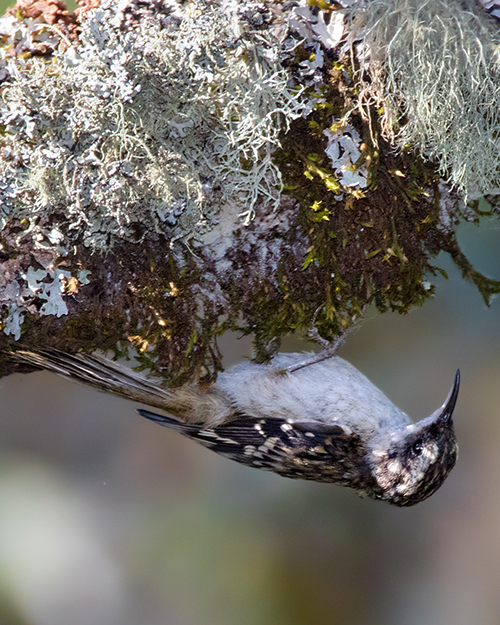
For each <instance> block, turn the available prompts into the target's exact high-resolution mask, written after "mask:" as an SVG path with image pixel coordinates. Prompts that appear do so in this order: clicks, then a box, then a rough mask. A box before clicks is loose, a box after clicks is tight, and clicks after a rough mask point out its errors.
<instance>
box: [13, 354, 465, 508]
mask: <svg viewBox="0 0 500 625" xmlns="http://www.w3.org/2000/svg"><path fill="white" fill-rule="evenodd" d="M15 358H16V360H19V361H22V362H25V363H29V364H31V365H35V366H37V367H41V368H43V369H49V370H51V371H55V372H56V373H59V374H61V375H63V376H65V377H67V378H70V379H72V380H76V381H79V382H83V383H85V384H90V385H91V386H94V387H96V388H98V389H99V390H101V391H105V392H108V393H113V394H115V395H120V396H122V397H126V398H128V399H132V400H134V401H138V402H141V403H144V404H147V405H149V406H154V407H156V408H160V409H162V410H164V411H165V412H167V413H169V416H164V415H160V414H156V413H153V412H150V411H149V410H142V409H141V410H139V413H140V414H141V415H142V416H144V417H147V418H148V419H151V420H152V421H155V422H156V423H160V424H161V425H164V426H166V427H169V428H171V429H174V430H177V431H178V432H180V433H181V434H183V435H184V436H187V437H188V438H191V439H193V440H195V441H197V442H199V443H201V444H202V445H204V446H205V447H208V448H209V449H212V450H213V451H215V452H216V453H219V454H221V455H222V456H226V457H228V458H231V459H232V460H236V461H237V462H241V463H243V464H246V465H248V466H251V467H257V468H259V469H264V470H267V471H274V472H275V473H278V474H280V475H283V476H285V477H290V478H298V479H305V480H314V481H317V482H331V483H334V484H340V485H342V486H348V487H350V488H353V489H355V490H356V491H358V492H360V493H365V494H366V495H368V496H369V497H372V498H374V499H381V500H383V501H388V502H389V503H391V504H394V505H396V506H412V505H414V504H416V503H418V502H419V501H422V500H424V499H426V498H427V497H429V496H430V495H432V494H433V493H434V492H435V491H436V490H437V489H438V488H439V487H440V486H441V484H442V483H443V482H444V480H445V479H446V477H447V476H448V474H449V472H450V471H451V469H452V468H453V467H454V466H455V462H456V460H457V453H458V447H457V443H456V439H455V433H454V430H453V422H452V414H453V409H454V408H455V403H456V401H457V396H458V389H459V384H460V372H459V371H457V372H456V375H455V382H454V385H453V387H452V389H451V391H450V393H449V395H448V398H447V399H446V401H445V403H444V404H443V406H442V407H441V408H440V409H439V410H437V411H436V412H435V413H433V414H432V415H431V416H430V417H428V418H427V419H423V420H422V421H420V422H418V423H412V422H411V421H410V419H409V417H408V416H407V415H406V414H405V413H404V412H402V411H401V410H399V409H398V408H396V406H394V404H392V402H391V401H389V399H388V398H387V397H386V396H385V395H384V394H383V393H382V392H381V391H379V389H378V388H377V387H376V386H374V385H373V384H372V383H371V382H370V381H369V380H368V379H367V378H366V377H365V376H364V375H363V374H362V373H360V372H359V371H358V370H357V369H355V368H354V367H353V366H352V365H350V364H349V363H348V362H346V361H345V360H343V359H342V358H339V357H338V356H332V357H330V358H328V359H326V360H318V359H317V358H316V359H312V360H311V361H310V364H307V362H306V363H304V354H286V353H282V354H278V355H276V356H275V357H274V358H273V360H272V362H271V363H270V364H267V365H263V364H255V363H244V364H240V365H236V366H235V367H233V368H232V369H230V370H229V371H227V372H224V373H222V374H220V375H219V378H218V380H217V382H216V384H214V385H213V386H212V387H210V388H209V389H208V390H202V389H200V388H199V387H198V386H197V385H188V386H185V387H183V388H180V389H165V388H163V387H162V386H161V384H160V382H159V381H156V380H152V379H147V378H145V377H144V376H142V375H140V374H138V373H136V372H134V371H132V370H130V369H128V368H126V367H122V366H120V365H118V364H117V363H114V362H112V361H109V360H107V359H104V358H98V357H93V356H82V355H76V356H70V355H68V354H64V353H62V352H58V351H56V350H45V351H40V352H28V351H19V352H16V354H15Z"/></svg>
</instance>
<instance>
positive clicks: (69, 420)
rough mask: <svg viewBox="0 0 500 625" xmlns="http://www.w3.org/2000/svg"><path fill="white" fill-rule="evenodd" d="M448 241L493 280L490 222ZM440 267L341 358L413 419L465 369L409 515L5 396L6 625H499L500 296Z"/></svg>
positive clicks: (0, 474) (240, 348) (47, 387)
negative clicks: (434, 474)
mask: <svg viewBox="0 0 500 625" xmlns="http://www.w3.org/2000/svg"><path fill="white" fill-rule="evenodd" d="M5 6H6V3H3V2H1V0H0V13H1V12H2V11H3V9H4V8H5ZM459 240H460V242H461V244H462V247H463V250H464V251H465V252H466V254H468V256H469V258H470V259H471V260H472V262H474V263H475V265H476V268H477V269H479V270H480V271H482V272H484V273H485V274H486V275H488V276H490V277H495V278H497V279H499V278H500V229H499V223H498V221H497V220H490V221H486V222H485V223H484V224H483V225H482V227H481V228H476V227H474V226H472V225H469V224H464V225H463V226H461V227H460V235H459ZM440 260H441V266H443V267H444V268H445V269H446V270H447V271H448V273H449V276H450V278H449V280H447V281H446V280H444V279H442V278H440V279H439V288H438V291H437V296H436V298H435V300H434V301H432V302H430V303H428V304H426V305H425V307H424V308H423V309H419V310H415V311H413V312H412V313H411V314H409V315H407V316H405V317H402V316H399V315H395V314H386V315H382V316H376V315H375V314H374V313H372V314H370V315H368V317H369V318H368V320H367V321H366V323H364V325H363V326H362V327H361V328H360V330H359V331H358V332H357V333H356V334H355V335H354V336H352V337H351V338H350V339H349V341H348V343H347V344H346V345H345V346H344V347H343V348H342V351H341V355H342V356H343V357H345V358H347V359H348V360H350V361H351V362H352V363H353V364H354V365H355V366H357V367H358V368H359V369H360V370H361V371H363V373H365V374H366V375H367V376H368V377H369V378H370V379H371V380H372V381H373V382H374V383H375V384H377V386H379V387H380V388H381V389H382V390H383V391H384V392H385V393H386V394H387V395H388V396H389V397H390V398H391V399H392V400H393V401H394V402H395V403H396V404H397V405H398V406H399V407H400V408H402V409H403V410H405V411H406V412H408V414H410V415H411V416H412V418H413V419H415V420H418V419H420V418H422V417H424V416H427V415H429V414H430V413H431V412H432V411H434V410H435V409H436V408H437V407H439V406H440V405H441V403H442V402H443V401H444V399H445V397H446V394H447V392H448V390H449V388H450V386H451V384H452V381H453V375H454V372H455V370H456V368H457V367H460V369H461V371H462V388H461V392H460V397H459V401H458V405H457V409H456V413H455V423H456V430H457V436H458V439H459V444H460V458H459V461H458V464H457V467H456V468H455V469H454V471H453V472H452V473H451V475H450V477H449V479H448V480H447V481H446V482H445V484H444V486H443V487H442V488H441V490H439V491H438V493H437V494H436V495H434V496H433V497H432V498H431V499H429V500H427V501H425V502H423V503H422V504H420V505H418V506H416V507H415V508H409V509H397V508H391V507H390V506H388V505H386V504H383V503H380V502H374V501H371V500H365V499H360V498H358V497H357V496H356V494H355V493H354V492H352V491H349V490H346V489H342V488H340V487H336V486H329V485H322V484H314V483H306V482H295V481H292V480H286V479H284V478H281V477H278V476H276V475H274V474H270V473H265V472H261V471H256V470H252V469H249V468H246V467H243V466H240V465H237V464H236V463H233V462H231V461H229V460H226V459H224V458H220V457H218V456H216V455H215V454H213V453H212V452H210V451H208V450H206V449H204V448H202V447H200V446H197V445H196V444H194V443H192V442H189V441H186V440H184V439H183V438H181V437H180V436H179V435H176V434H175V433H174V432H171V431H169V430H167V429H164V428H159V427H158V426H157V425H155V424H153V423H150V422H148V421H146V420H144V419H141V418H140V417H139V416H138V415H137V414H136V413H135V406H134V404H132V403H130V402H126V401H124V400H119V399H116V398H113V397H110V396H107V395H102V394H99V393H96V392H93V391H91V390H89V389H87V388H84V387H80V386H78V385H75V384H71V383H69V382H65V381H64V380H62V379H60V378H58V377H57V376H55V375H51V374H48V373H37V374H31V375H29V376H22V375H14V376H11V377H10V378H7V379H2V380H0V623H1V625H68V624H70V623H71V625H89V624H99V625H115V624H116V625H139V624H141V625H158V624H160V623H162V624H166V625H236V624H238V625H305V624H307V625H309V624H314V625H337V624H338V625H401V624H402V623H404V624H405V625H470V624H471V623H474V624H475V625H498V623H500V592H499V580H500V486H499V485H500V453H499V443H500V418H499V417H500V415H499V412H500V300H498V299H497V300H494V301H493V302H492V305H491V307H490V308H487V307H486V306H485V305H484V303H483V301H482V299H481V297H480V296H479V295H478V293H477V291H476V290H475V288H474V287H473V286H472V285H470V284H468V283H466V282H464V281H463V280H462V278H461V276H460V275H459V273H458V271H457V270H456V269H455V268H454V267H453V266H452V265H451V263H450V262H449V261H448V260H447V259H446V258H441V259H440ZM283 347H284V349H287V350H290V349H302V348H303V347H304V345H303V344H299V343H298V342H293V341H290V342H288V343H287V344H286V345H284V346H283ZM222 349H223V351H224V353H225V364H226V366H230V365H231V364H234V363H235V362H238V361H240V360H241V359H242V358H244V357H248V356H250V355H251V347H250V342H249V340H248V339H242V340H238V338H237V337H236V336H228V337H224V340H223V341H222Z"/></svg>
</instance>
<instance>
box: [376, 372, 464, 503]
mask: <svg viewBox="0 0 500 625" xmlns="http://www.w3.org/2000/svg"><path fill="white" fill-rule="evenodd" d="M459 386H460V372H459V371H457V373H456V375H455V382H454V384H453V387H452V389H451V391H450V393H449V395H448V397H447V399H446V401H445V403H444V404H443V406H442V407H441V408H440V409H439V410H437V411H436V412H435V413H433V414H432V415H431V416H430V417H428V418H426V419H423V420H422V421H420V422H419V423H415V424H412V425H408V426H407V427H406V428H404V429H403V430H397V431H394V432H384V433H383V434H381V435H380V436H378V437H377V438H376V439H374V441H373V445H372V446H371V449H370V458H369V463H370V466H371V477H372V479H373V481H374V486H373V496H375V497H376V498H377V499H383V500H385V501H388V502H389V503H391V504H393V505H395V506H400V507H403V506H413V505H415V504H416V503H419V502H420V501H423V500H424V499H427V497H430V496H431V495H432V494H433V493H435V492H436V490H437V489H438V488H439V487H440V486H441V485H442V483H443V482H444V480H445V479H446V478H447V477H448V474H449V473H450V471H451V470H452V469H453V467H454V466H455V463H456V461H457V456H458V445H457V441H456V438H455V431H454V429H453V421H452V415H453V410H454V408H455V404H456V401H457V397H458V389H459Z"/></svg>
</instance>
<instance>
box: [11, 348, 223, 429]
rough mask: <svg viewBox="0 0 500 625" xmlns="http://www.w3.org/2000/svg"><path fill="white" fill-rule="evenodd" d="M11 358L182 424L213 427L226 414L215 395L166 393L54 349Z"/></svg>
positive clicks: (100, 361)
mask: <svg viewBox="0 0 500 625" xmlns="http://www.w3.org/2000/svg"><path fill="white" fill-rule="evenodd" d="M13 358H14V359H15V360H17V361H18V362H23V363H26V364H29V365H33V366H35V367H39V368H41V369H47V370H48V371H52V372H54V373H58V374H59V375H62V376H63V377H65V378H68V379H70V380H73V381H76V382H80V383H82V384H85V385H88V386H92V387H93V388H96V389H98V390H99V391H102V392H104V393H111V394H113V395H118V396H119V397H124V398H125V399H130V400H132V401H136V402H139V403H141V404H146V405H148V406H154V407H155V408H160V409H161V410H165V411H167V412H169V413H171V414H172V415H174V416H175V417H178V418H179V419H181V420H182V421H184V422H187V423H189V422H199V423H206V424H207V425H215V424H217V422H219V420H220V419H223V418H225V417H226V416H227V414H229V412H230V407H229V405H228V402H227V400H225V398H224V397H223V396H221V395H219V394H217V393H216V392H203V391H201V390H200V389H199V388H198V387H197V386H196V385H194V384H192V385H186V386H184V387H182V388H178V389H166V388H164V387H163V386H162V385H161V381H160V380H155V379H149V378H147V377H145V376H144V375H141V374H140V373H137V372H135V371H133V370H132V369H130V368H128V367H124V366H122V365H120V364H118V363H116V362H113V361H111V360H108V359H107V358H102V357H99V356H86V355H83V354H75V355H70V354H66V353H64V352H61V351H59V350H56V349H43V350H39V351H28V350H18V351H16V352H14V353H13Z"/></svg>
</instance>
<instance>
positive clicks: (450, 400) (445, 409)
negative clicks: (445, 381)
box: [437, 369, 460, 423]
mask: <svg viewBox="0 0 500 625" xmlns="http://www.w3.org/2000/svg"><path fill="white" fill-rule="evenodd" d="M459 388H460V369H457V372H456V373H455V381H454V382H453V386H452V388H451V391H450V392H449V393H448V397H447V398H446V401H445V402H444V404H443V405H442V406H441V409H440V411H439V415H438V418H437V421H441V423H448V422H450V421H451V417H452V415H453V410H454V409H455V404H456V403H457V397H458V390H459Z"/></svg>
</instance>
